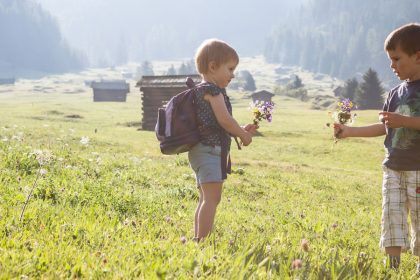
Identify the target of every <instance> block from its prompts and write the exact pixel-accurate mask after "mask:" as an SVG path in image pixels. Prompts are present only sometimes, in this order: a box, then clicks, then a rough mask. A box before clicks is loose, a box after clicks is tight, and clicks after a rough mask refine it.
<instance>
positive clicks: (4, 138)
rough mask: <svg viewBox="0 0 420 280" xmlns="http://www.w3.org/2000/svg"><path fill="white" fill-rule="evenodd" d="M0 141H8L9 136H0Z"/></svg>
mask: <svg viewBox="0 0 420 280" xmlns="http://www.w3.org/2000/svg"><path fill="white" fill-rule="evenodd" d="M1 141H2V142H7V141H9V138H7V137H6V136H4V137H3V138H1Z"/></svg>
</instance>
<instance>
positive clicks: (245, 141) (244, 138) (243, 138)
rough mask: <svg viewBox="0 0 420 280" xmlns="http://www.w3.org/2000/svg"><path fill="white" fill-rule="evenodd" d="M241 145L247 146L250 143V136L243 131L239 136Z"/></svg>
mask: <svg viewBox="0 0 420 280" xmlns="http://www.w3.org/2000/svg"><path fill="white" fill-rule="evenodd" d="M240 138H241V142H242V145H244V146H248V145H249V144H251V142H252V134H251V133H249V132H248V131H246V130H244V133H243V134H242V135H241V136H240Z"/></svg>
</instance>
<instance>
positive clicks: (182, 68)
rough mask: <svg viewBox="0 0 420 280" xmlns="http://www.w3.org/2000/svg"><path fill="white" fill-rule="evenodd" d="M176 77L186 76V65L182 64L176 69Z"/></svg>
mask: <svg viewBox="0 0 420 280" xmlns="http://www.w3.org/2000/svg"><path fill="white" fill-rule="evenodd" d="M177 72H178V75H187V74H189V73H188V67H187V65H185V63H184V62H182V64H181V65H180V66H179V68H178V71H177Z"/></svg>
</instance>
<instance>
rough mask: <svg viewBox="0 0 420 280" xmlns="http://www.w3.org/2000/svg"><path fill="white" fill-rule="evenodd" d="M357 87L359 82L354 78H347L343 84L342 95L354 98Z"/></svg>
mask: <svg viewBox="0 0 420 280" xmlns="http://www.w3.org/2000/svg"><path fill="white" fill-rule="evenodd" d="M358 87H359V82H358V81H357V79H356V78H352V79H348V80H347V81H346V83H345V84H344V88H343V92H342V96H343V97H344V98H348V99H350V100H354V97H355V96H356V91H357V88H358Z"/></svg>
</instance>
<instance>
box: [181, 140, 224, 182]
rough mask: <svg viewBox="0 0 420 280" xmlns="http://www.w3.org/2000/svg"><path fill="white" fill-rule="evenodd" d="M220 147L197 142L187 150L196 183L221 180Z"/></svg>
mask: <svg viewBox="0 0 420 280" xmlns="http://www.w3.org/2000/svg"><path fill="white" fill-rule="evenodd" d="M220 153H221V147H220V146H215V147H212V146H208V145H204V144H202V143H198V144H197V145H195V146H194V147H193V148H192V149H191V150H190V151H189V152H188V159H189V161H190V165H191V168H192V169H193V170H194V172H195V177H196V179H197V185H198V186H200V185H201V184H205V183H218V182H223V179H222V168H221V163H220V161H221V159H220Z"/></svg>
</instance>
